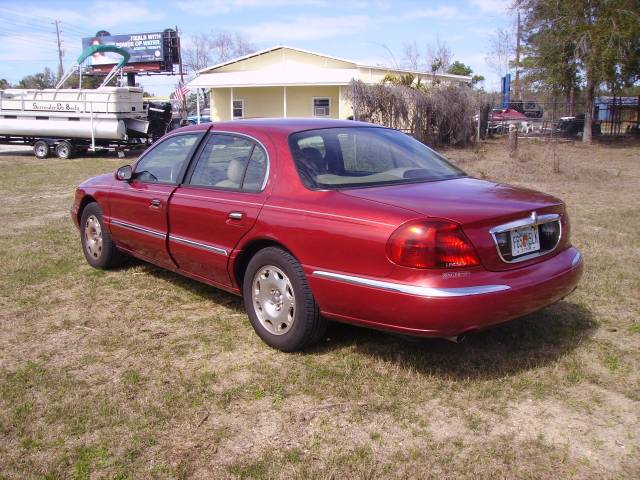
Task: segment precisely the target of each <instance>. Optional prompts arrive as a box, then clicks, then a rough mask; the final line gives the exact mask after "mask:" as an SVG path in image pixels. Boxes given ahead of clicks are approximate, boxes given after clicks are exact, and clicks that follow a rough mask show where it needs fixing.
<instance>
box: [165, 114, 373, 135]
mask: <svg viewBox="0 0 640 480" xmlns="http://www.w3.org/2000/svg"><path fill="white" fill-rule="evenodd" d="M339 127H342V128H345V127H376V128H382V127H380V125H375V124H373V123H367V122H358V121H354V120H335V119H328V118H252V119H245V120H233V121H226V122H210V123H201V124H199V125H198V124H197V125H188V126H185V127H182V128H179V129H176V130H173V131H172V132H171V133H177V132H187V131H206V130H209V129H210V128H211V129H213V130H228V131H236V132H240V133H241V132H242V130H243V129H244V128H250V129H252V130H264V131H267V132H277V133H281V134H285V135H288V134H290V133H294V132H300V131H303V130H314V129H317V128H339Z"/></svg>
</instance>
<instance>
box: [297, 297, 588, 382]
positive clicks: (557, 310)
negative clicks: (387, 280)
mask: <svg viewBox="0 0 640 480" xmlns="http://www.w3.org/2000/svg"><path fill="white" fill-rule="evenodd" d="M596 328H597V323H596V322H595V320H594V319H593V315H592V314H591V312H590V311H589V310H588V309H586V308H585V307H583V306H581V305H578V304H575V303H571V302H569V301H560V302H558V303H556V304H554V305H551V306H549V307H547V308H545V309H543V310H540V311H538V312H535V313H532V314H529V315H527V316H525V317H522V318H519V319H516V320H512V321H510V322H507V323H504V324H502V325H499V326H496V327H493V328H490V329H488V330H484V331H482V332H477V333H474V334H471V335H469V336H468V337H467V339H466V341H465V342H463V343H461V344H455V343H452V342H449V341H447V340H443V339H422V338H406V337H397V336H394V335H391V334H388V333H385V332H378V331H375V330H368V329H365V328H359V327H353V326H350V325H344V324H339V323H332V324H331V325H330V327H329V332H328V335H327V336H328V340H327V341H326V342H325V343H324V344H322V345H320V346H318V347H316V348H315V349H313V350H312V351H309V352H307V353H313V352H319V351H326V350H332V349H339V348H344V347H353V348H355V349H356V350H357V351H358V352H360V353H362V354H363V355H370V356H375V357H378V358H382V359H384V360H388V361H390V362H395V363H400V364H402V365H404V366H406V367H409V368H414V369H416V370H418V371H421V372H424V373H429V374H431V375H439V376H447V377H453V378H458V379H474V378H475V379H483V378H484V379H492V378H499V377H503V376H505V375H513V374H516V373H518V372H520V371H522V370H529V369H533V368H538V367H540V366H544V365H545V364H548V363H552V362H554V361H556V360H558V358H560V357H562V356H564V355H566V354H567V353H569V352H571V351H572V350H574V349H575V348H577V347H578V346H579V345H580V344H582V343H583V342H585V341H586V340H588V339H589V338H591V337H592V336H593V334H594V333H595V330H596Z"/></svg>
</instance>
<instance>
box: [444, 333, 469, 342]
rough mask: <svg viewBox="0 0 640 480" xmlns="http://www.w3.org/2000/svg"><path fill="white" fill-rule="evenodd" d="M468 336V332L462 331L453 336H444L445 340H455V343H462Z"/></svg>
mask: <svg viewBox="0 0 640 480" xmlns="http://www.w3.org/2000/svg"><path fill="white" fill-rule="evenodd" d="M468 336H469V334H468V333H461V334H460V335H455V336H453V337H444V338H445V340H449V341H450V342H453V343H462V342H464V341H466V340H467V337H468Z"/></svg>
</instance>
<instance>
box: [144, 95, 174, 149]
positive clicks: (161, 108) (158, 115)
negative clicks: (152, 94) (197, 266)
mask: <svg viewBox="0 0 640 480" xmlns="http://www.w3.org/2000/svg"><path fill="white" fill-rule="evenodd" d="M147 112H148V114H147V118H148V120H149V130H148V135H149V138H150V139H151V141H152V142H155V141H156V140H157V139H159V138H160V137H162V136H163V135H164V134H165V133H166V132H167V127H168V125H169V122H171V115H172V106H171V102H149V103H148V107H147Z"/></svg>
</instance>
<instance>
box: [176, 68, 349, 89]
mask: <svg viewBox="0 0 640 480" xmlns="http://www.w3.org/2000/svg"><path fill="white" fill-rule="evenodd" d="M357 77H358V69H356V68H308V69H304V70H301V69H293V68H291V69H288V68H281V69H264V70H260V73H259V75H257V74H256V72H255V71H251V70H245V71H242V72H220V73H205V74H202V75H200V76H199V77H196V78H194V79H193V80H191V81H190V82H189V87H190V88H214V87H253V86H260V87H275V86H283V85H288V86H294V85H348V84H349V82H351V80H352V79H354V78H357Z"/></svg>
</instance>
